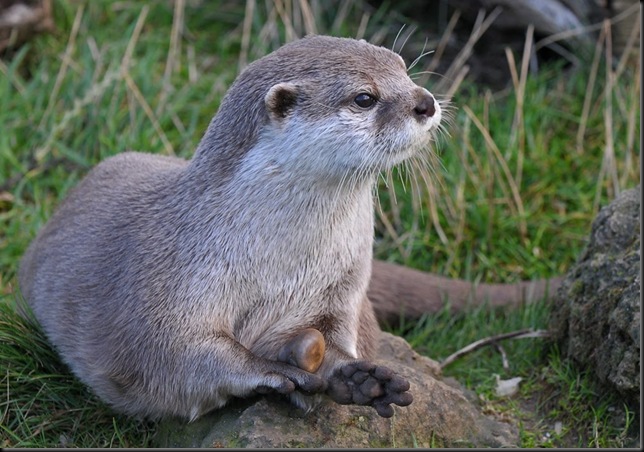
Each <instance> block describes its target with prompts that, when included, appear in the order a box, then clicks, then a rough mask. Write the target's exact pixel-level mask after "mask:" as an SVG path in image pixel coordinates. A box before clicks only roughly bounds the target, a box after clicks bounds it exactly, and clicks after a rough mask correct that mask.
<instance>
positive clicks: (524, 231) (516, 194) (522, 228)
mask: <svg viewBox="0 0 644 452" xmlns="http://www.w3.org/2000/svg"><path fill="white" fill-rule="evenodd" d="M463 110H464V111H465V113H466V114H467V116H469V117H470V118H471V119H472V121H473V122H474V125H476V127H477V128H478V129H479V131H480V132H481V134H482V135H483V139H484V140H485V143H486V144H487V148H488V149H489V150H491V151H492V153H493V154H494V156H495V157H496V160H497V161H498V162H499V164H500V166H501V170H502V171H503V174H504V175H505V178H506V180H507V183H508V185H509V187H510V191H511V192H512V199H513V200H514V207H516V210H517V213H518V215H519V232H520V233H521V238H522V240H523V241H525V240H527V236H528V226H527V224H526V215H525V209H524V207H523V201H522V200H521V194H520V191H519V187H518V186H517V184H516V181H515V180H514V177H513V176H512V172H511V171H510V168H509V167H508V164H507V162H506V160H505V159H504V158H503V155H501V151H500V150H499V148H498V146H497V145H496V143H495V142H494V139H493V138H492V135H490V132H489V130H488V129H487V128H486V127H485V126H484V125H483V123H482V122H481V121H480V120H479V118H478V117H477V116H476V114H474V112H473V111H472V110H471V109H470V108H469V107H468V106H467V105H464V106H463ZM510 205H512V204H510Z"/></svg>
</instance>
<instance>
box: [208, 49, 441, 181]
mask: <svg viewBox="0 0 644 452" xmlns="http://www.w3.org/2000/svg"><path fill="white" fill-rule="evenodd" d="M440 121H441V107H440V105H439V103H438V102H437V101H436V100H435V99H434V97H433V96H432V95H431V94H430V93H429V92H428V91H427V90H426V89H424V88H422V87H420V86H418V85H416V84H415V83H414V82H413V81H412V80H411V79H410V78H409V76H408V75H407V69H406V67H405V63H404V61H403V59H402V58H401V57H400V55H398V54H397V53H394V52H392V51H390V50H388V49H386V48H383V47H377V46H374V45H371V44H369V43H367V42H365V41H357V40H354V39H345V38H333V37H328V36H310V37H306V38H303V39H300V40H298V41H295V42H292V43H290V44H287V45H285V46H283V47H281V48H280V49H278V50H276V51H275V52H273V53H271V54H269V55H268V56H266V57H264V58H261V59H260V60H257V61H255V62H254V63H252V64H251V65H249V66H248V67H247V68H246V69H245V70H244V71H243V72H242V73H241V74H240V76H239V77H238V78H237V80H236V81H235V83H234V84H233V86H232V87H231V88H230V90H229V92H228V94H227V95H226V97H225V98H224V101H223V102H222V105H221V108H220V110H219V112H218V114H217V116H216V117H215V118H214V119H213V122H212V124H211V126H210V128H209V131H208V133H207V134H206V137H204V140H207V139H208V138H209V135H210V141H211V143H212V144H216V145H215V146H212V148H211V149H210V150H209V152H213V153H217V152H219V150H220V149H222V146H223V147H225V148H227V149H228V152H230V153H234V154H235V155H236V156H237V157H239V158H240V159H245V160H248V159H252V161H253V164H255V165H259V166H260V167H261V166H264V167H265V168H266V171H268V170H270V171H273V172H286V171H288V172H289V173H292V172H296V173H297V176H298V177H305V178H307V179H308V178H309V177H311V178H323V179H325V180H329V181H330V180H333V179H335V178H340V179H345V178H347V177H349V178H352V177H353V178H356V177H360V176H372V175H375V174H377V172H379V171H381V170H386V169H389V168H391V167H392V166H393V165H395V164H397V163H399V162H401V161H403V160H405V159H407V158H409V157H411V156H413V155H415V154H416V153H418V152H419V150H420V149H421V148H425V147H427V146H428V144H429V141H430V140H431V139H432V137H433V132H434V131H435V130H436V128H437V127H438V125H439V123H440ZM203 144H204V143H203V142H202V145H203ZM224 152H225V151H224Z"/></svg>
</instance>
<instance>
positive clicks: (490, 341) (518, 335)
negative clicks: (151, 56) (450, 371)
mask: <svg viewBox="0 0 644 452" xmlns="http://www.w3.org/2000/svg"><path fill="white" fill-rule="evenodd" d="M549 334H550V333H549V331H547V330H536V331H535V330H533V329H532V328H528V329H524V330H519V331H513V332H511V333H503V334H498V335H496V336H490V337H486V338H483V339H480V340H478V341H476V342H472V343H471V344H469V345H467V346H465V347H463V348H462V349H460V350H458V351H456V352H454V353H452V354H451V355H449V356H448V357H447V358H445V359H444V360H443V361H442V362H441V363H440V366H441V369H444V368H445V367H447V366H448V365H449V364H451V363H453V362H454V361H456V360H457V359H459V358H461V357H463V356H465V355H467V354H468V353H472V352H473V351H475V350H478V349H479V348H481V347H484V346H486V345H495V346H496V345H497V342H499V341H503V340H506V339H526V338H530V337H547V336H548V335H549Z"/></svg>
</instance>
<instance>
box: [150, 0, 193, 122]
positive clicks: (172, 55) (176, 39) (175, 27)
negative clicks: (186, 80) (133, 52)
mask: <svg viewBox="0 0 644 452" xmlns="http://www.w3.org/2000/svg"><path fill="white" fill-rule="evenodd" d="M185 8H186V2H185V0H176V1H175V2H174V12H173V14H172V29H171V30H170V46H169V48H168V56H167V58H166V63H165V70H164V72H163V82H162V87H163V89H162V90H161V94H160V96H159V103H158V105H157V108H156V111H155V114H156V115H159V114H160V112H161V111H162V110H163V107H164V105H165V101H166V99H167V98H168V94H169V92H170V90H171V89H172V85H171V83H170V78H171V77H172V74H173V73H174V71H176V70H177V69H178V68H179V64H180V56H181V34H182V32H183V26H184V24H183V22H184V13H185Z"/></svg>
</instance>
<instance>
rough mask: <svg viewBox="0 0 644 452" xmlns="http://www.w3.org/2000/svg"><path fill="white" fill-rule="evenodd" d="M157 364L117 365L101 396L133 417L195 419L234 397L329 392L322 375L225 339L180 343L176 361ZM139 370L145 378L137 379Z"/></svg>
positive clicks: (131, 362) (174, 353)
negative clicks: (259, 354) (268, 357)
mask: <svg viewBox="0 0 644 452" xmlns="http://www.w3.org/2000/svg"><path fill="white" fill-rule="evenodd" d="M191 339H193V338H191ZM166 353H167V351H166ZM155 363H160V365H163V366H164V367H163V368H160V367H155V366H154V365H150V366H146V367H144V368H141V366H139V364H138V363H137V362H135V361H134V360H131V359H128V360H127V361H125V360H121V362H120V363H112V366H111V367H112V370H111V371H109V374H108V381H109V382H110V387H109V388H103V391H101V393H102V394H101V395H102V396H103V398H104V399H105V400H107V401H108V402H111V403H112V404H113V405H115V406H116V407H117V408H120V410H121V411H125V412H127V413H131V414H143V415H148V416H150V417H152V418H158V417H160V416H164V415H168V414H171V415H179V416H186V417H188V418H189V419H195V418H196V417H198V416H200V415H201V414H204V413H206V412H208V411H210V410H212V409H215V408H219V407H221V406H223V405H224V404H225V403H226V402H227V401H228V400H229V399H230V398H231V397H248V396H251V395H254V394H258V393H259V394H263V393H266V392H270V391H275V392H277V393H280V394H291V393H293V392H294V391H296V390H297V391H298V393H303V394H315V393H323V392H324V391H325V389H326V381H325V380H324V379H323V378H322V377H321V376H320V375H316V374H313V373H310V372H306V371H305V370H302V369H300V368H298V367H296V366H293V365H290V364H287V363H283V362H278V361H274V360H269V359H266V358H263V357H260V356H257V355H255V354H254V353H252V352H251V351H250V350H248V349H247V348H245V347H244V346H243V345H241V344H240V343H239V342H237V341H236V340H235V339H233V338H232V337H230V336H228V335H225V334H219V335H216V336H215V337H210V338H201V340H199V341H193V340H191V341H190V342H187V343H186V342H184V343H182V344H181V343H179V342H178V341H177V342H175V344H174V348H173V350H172V356H163V357H162V359H157V360H156V361H155ZM167 363H170V365H171V368H170V369H168V368H167V366H168V364H167ZM139 369H140V370H141V372H140V373H141V374H142V375H141V377H140V378H138V377H134V376H135V375H136V372H137V370H139ZM144 372H145V374H144ZM159 375H163V376H164V378H163V379H160V378H159Z"/></svg>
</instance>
